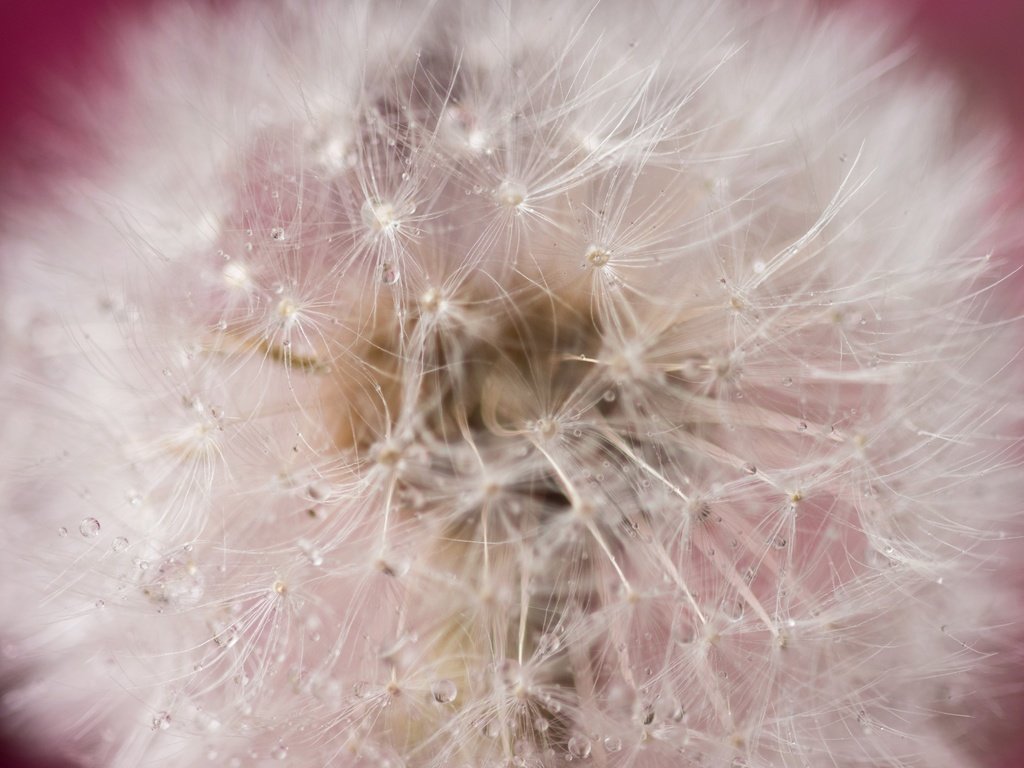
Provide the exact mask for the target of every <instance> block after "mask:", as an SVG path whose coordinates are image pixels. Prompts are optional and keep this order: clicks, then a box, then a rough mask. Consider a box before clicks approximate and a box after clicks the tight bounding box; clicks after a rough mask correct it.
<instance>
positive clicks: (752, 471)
mask: <svg viewBox="0 0 1024 768" xmlns="http://www.w3.org/2000/svg"><path fill="white" fill-rule="evenodd" d="M741 469H742V470H743V471H744V472H745V473H746V474H748V475H756V474H757V467H755V466H754V465H753V464H751V463H750V462H749V461H748V462H747V463H746V464H744V465H743V466H742V467H741Z"/></svg>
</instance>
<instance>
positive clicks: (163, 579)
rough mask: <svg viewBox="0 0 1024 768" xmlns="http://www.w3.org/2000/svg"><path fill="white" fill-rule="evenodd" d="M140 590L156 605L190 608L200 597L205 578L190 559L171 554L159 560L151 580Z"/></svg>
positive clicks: (204, 589)
mask: <svg viewBox="0 0 1024 768" xmlns="http://www.w3.org/2000/svg"><path fill="white" fill-rule="evenodd" d="M142 591H143V593H144V594H145V595H146V597H148V598H149V599H150V601H151V602H152V603H154V604H155V605H157V606H160V607H171V608H190V607H192V606H194V605H196V604H197V603H198V602H199V601H200V600H201V599H202V597H203V593H204V592H205V591H206V579H205V578H204V577H203V574H202V572H201V571H200V570H199V567H198V566H197V565H196V564H195V563H194V562H193V561H192V560H179V559H178V558H176V557H174V556H173V555H172V556H171V557H167V558H165V559H164V560H163V561H161V563H160V565H159V566H158V567H157V570H156V573H155V574H154V576H153V581H151V582H150V583H148V584H146V585H145V586H144V587H143V588H142Z"/></svg>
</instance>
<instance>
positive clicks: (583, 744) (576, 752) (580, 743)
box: [568, 733, 591, 758]
mask: <svg viewBox="0 0 1024 768" xmlns="http://www.w3.org/2000/svg"><path fill="white" fill-rule="evenodd" d="M568 747H569V754H570V755H572V756H573V757H579V758H587V757H590V749H591V746H590V739H588V738H587V737H586V736H583V735H582V734H579V733H577V734H576V735H575V736H573V737H572V738H570V739H569V744H568Z"/></svg>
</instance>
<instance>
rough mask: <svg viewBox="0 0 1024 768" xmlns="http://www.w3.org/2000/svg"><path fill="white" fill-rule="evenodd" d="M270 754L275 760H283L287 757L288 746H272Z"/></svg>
mask: <svg viewBox="0 0 1024 768" xmlns="http://www.w3.org/2000/svg"><path fill="white" fill-rule="evenodd" d="M270 756H271V757H272V758H274V759H275V760H284V759H285V758H286V757H288V747H286V746H285V745H284V744H278V745H277V746H276V747H274V749H273V751H272V752H271V753H270Z"/></svg>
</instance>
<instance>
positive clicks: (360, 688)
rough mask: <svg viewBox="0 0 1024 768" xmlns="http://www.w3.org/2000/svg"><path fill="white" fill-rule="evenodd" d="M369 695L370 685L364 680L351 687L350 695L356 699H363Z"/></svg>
mask: <svg viewBox="0 0 1024 768" xmlns="http://www.w3.org/2000/svg"><path fill="white" fill-rule="evenodd" d="M369 693H370V684H369V683H368V682H366V681H365V680H360V681H359V682H357V683H356V684H355V685H353V686H352V694H353V695H354V696H355V697H356V698H357V699H365V698H366V697H367V696H368V695H369Z"/></svg>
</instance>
